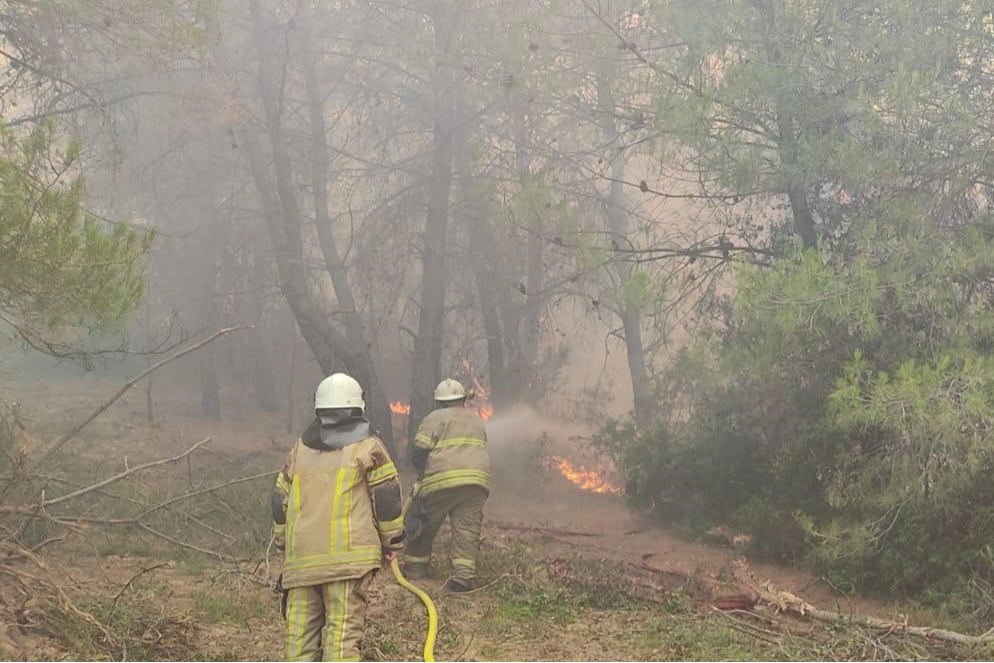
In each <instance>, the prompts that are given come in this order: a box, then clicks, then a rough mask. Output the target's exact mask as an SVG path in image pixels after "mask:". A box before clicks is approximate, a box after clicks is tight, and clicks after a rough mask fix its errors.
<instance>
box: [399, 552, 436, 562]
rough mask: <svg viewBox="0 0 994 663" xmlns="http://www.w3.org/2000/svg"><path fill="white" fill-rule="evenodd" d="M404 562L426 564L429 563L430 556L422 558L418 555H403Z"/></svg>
mask: <svg viewBox="0 0 994 663" xmlns="http://www.w3.org/2000/svg"><path fill="white" fill-rule="evenodd" d="M404 561H405V562H407V563H408V564H427V563H428V562H430V561H431V555H425V556H423V557H421V556H419V555H407V554H405V555H404Z"/></svg>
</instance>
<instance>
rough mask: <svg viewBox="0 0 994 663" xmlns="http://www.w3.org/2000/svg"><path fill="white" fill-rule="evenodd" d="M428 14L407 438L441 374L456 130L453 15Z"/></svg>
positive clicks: (437, 5)
mask: <svg viewBox="0 0 994 663" xmlns="http://www.w3.org/2000/svg"><path fill="white" fill-rule="evenodd" d="M429 13H430V15H431V18H432V23H433V27H434V31H435V63H436V64H435V76H434V83H433V87H434V90H433V92H434V100H433V109H432V128H433V136H432V155H431V174H430V176H429V181H428V213H427V216H426V219H425V232H424V249H423V251H422V260H421V312H420V315H419V317H418V335H417V338H416V339H415V342H414V373H413V380H412V384H411V414H410V417H409V419H408V437H409V439H413V437H414V433H415V432H416V431H417V427H418V424H419V423H420V421H421V419H422V418H424V416H425V415H426V414H428V412H429V411H430V409H431V407H432V401H433V396H432V394H433V392H434V389H435V385H436V384H437V383H438V381H439V379H440V377H441V372H440V371H441V359H442V332H443V328H444V322H445V292H446V269H445V253H446V245H447V242H446V240H447V234H448V222H449V195H450V193H451V189H452V142H453V131H454V129H455V117H454V115H455V112H454V110H455V109H454V105H455V104H454V101H455V100H454V96H455V94H454V92H455V70H456V64H457V63H456V62H455V58H453V57H452V46H453V41H454V37H455V32H456V14H455V12H454V11H453V10H452V8H451V7H450V6H449V3H448V1H447V0H433V2H432V3H431V10H430V12H429Z"/></svg>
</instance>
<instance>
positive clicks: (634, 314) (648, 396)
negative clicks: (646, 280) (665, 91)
mask: <svg viewBox="0 0 994 663" xmlns="http://www.w3.org/2000/svg"><path fill="white" fill-rule="evenodd" d="M597 102H598V105H599V107H600V112H601V118H602V119H601V132H602V135H603V138H604V141H605V144H606V145H609V146H612V147H611V149H615V148H614V147H613V146H615V145H617V144H618V137H619V132H618V127H617V124H616V121H615V119H614V118H615V108H614V98H613V95H612V94H611V89H610V82H609V81H608V79H607V77H606V76H605V75H604V73H601V74H600V75H598V77H597ZM626 165H627V158H626V155H625V154H623V153H621V152H618V153H617V154H616V155H615V158H614V160H613V162H612V163H611V188H610V189H609V191H608V195H607V199H606V200H605V201H604V216H605V220H606V221H607V228H608V230H609V231H610V232H611V233H612V234H613V235H614V236H615V237H616V241H618V242H623V241H627V239H628V230H629V227H628V226H629V224H628V196H627V195H626V194H625V189H624V184H622V182H623V181H624V179H625V167H626ZM613 269H614V271H615V274H616V275H617V277H618V280H619V281H620V283H621V284H622V285H623V284H624V283H625V282H626V281H627V280H628V279H630V278H631V276H632V272H633V269H632V265H631V263H630V262H627V261H622V260H619V261H615V262H614V263H613ZM617 310H618V315H619V317H620V318H621V324H622V330H623V332H624V337H625V351H626V354H627V357H628V374H629V376H630V378H631V383H632V395H633V397H634V412H635V423H636V425H638V426H639V427H645V426H646V425H648V424H649V423H650V422H651V420H652V408H653V400H652V389H651V387H650V385H649V371H648V369H647V367H646V357H645V346H644V344H643V342H642V325H641V322H642V315H641V312H640V311H639V310H638V307H637V306H635V305H633V304H631V303H630V302H626V301H624V300H623V299H622V298H620V297H619V298H618V301H617Z"/></svg>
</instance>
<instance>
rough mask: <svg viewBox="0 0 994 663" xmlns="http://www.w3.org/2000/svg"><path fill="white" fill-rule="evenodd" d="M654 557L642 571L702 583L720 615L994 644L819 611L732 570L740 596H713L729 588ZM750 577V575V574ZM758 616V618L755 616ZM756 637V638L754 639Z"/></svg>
mask: <svg viewBox="0 0 994 663" xmlns="http://www.w3.org/2000/svg"><path fill="white" fill-rule="evenodd" d="M653 557H655V553H646V554H644V555H642V565H641V568H643V569H645V570H647V571H651V572H652V573H657V574H662V575H669V576H673V577H676V578H681V579H683V581H684V582H686V583H693V582H703V583H704V584H705V585H706V586H708V590H709V592H708V593H710V594H711V596H709V597H708V602H709V603H710V605H711V607H712V608H714V609H716V610H718V611H721V612H729V611H731V612H737V613H740V614H742V613H751V614H757V613H752V610H751V609H752V608H753V607H755V606H756V605H757V604H760V603H761V604H764V605H767V606H769V607H771V608H773V609H774V610H776V611H777V612H780V613H783V614H789V615H793V616H795V617H799V618H802V619H812V620H814V621H818V622H822V623H826V624H840V625H852V626H860V627H863V628H868V629H872V630H875V631H882V632H883V633H884V634H885V635H911V636H915V637H919V638H923V639H925V640H933V641H935V640H938V641H942V642H951V643H955V644H960V645H968V646H974V647H975V646H980V645H989V644H992V643H994V628H992V629H990V630H988V631H987V632H986V633H983V634H981V635H969V634H967V633H957V632H956V631H949V630H946V629H941V628H932V627H928V626H912V625H910V624H908V623H907V622H896V621H893V620H890V619H880V618H878V617H870V616H867V615H857V614H855V613H853V614H845V613H841V612H834V611H832V610H822V609H820V608H816V607H815V606H813V605H811V604H810V603H808V602H807V601H805V600H804V599H802V598H800V597H799V596H797V595H795V594H792V593H790V592H787V591H782V590H777V589H776V588H775V587H774V585H773V583H772V582H770V581H766V582H764V583H762V586H761V587H756V586H755V584H754V581H755V579H754V580H753V581H752V582H751V581H748V580H745V579H742V578H739V577H737V576H736V574H735V570H734V569H733V572H732V577H733V578H735V581H736V582H735V585H737V586H738V587H740V588H742V590H743V591H742V593H741V594H733V595H729V594H720V593H719V594H717V595H716V594H714V593H713V592H714V591H715V590H716V588H723V587H724V588H726V589H727V588H728V585H727V583H720V582H719V581H717V580H714V579H712V578H707V577H704V576H701V575H700V574H692V573H684V572H682V571H675V570H673V569H667V568H663V567H660V566H657V565H655V564H653V563H652V561H651V560H652V558H653ZM749 575H750V576H751V575H752V574H751V573H750V574H749ZM757 616H759V615H757ZM757 637H758V636H757Z"/></svg>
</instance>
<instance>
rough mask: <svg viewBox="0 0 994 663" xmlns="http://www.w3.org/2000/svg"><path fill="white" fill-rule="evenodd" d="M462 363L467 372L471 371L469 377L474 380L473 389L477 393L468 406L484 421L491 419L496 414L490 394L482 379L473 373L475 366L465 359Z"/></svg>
mask: <svg viewBox="0 0 994 663" xmlns="http://www.w3.org/2000/svg"><path fill="white" fill-rule="evenodd" d="M462 365H463V367H464V368H465V369H466V372H467V373H469V379H470V380H472V382H473V391H474V393H475V395H474V396H473V399H472V400H470V401H469V405H468V406H467V407H469V409H470V410H472V411H473V412H476V413H477V414H478V415H480V418H481V419H483V420H484V421H490V417H492V416H494V406H493V405H491V404H490V394H489V392H487V390H486V389H484V388H483V385H482V384H480V381H479V380H477V379H476V376H475V375H473V366H472V364H470V363H469V360H468V359H463V360H462Z"/></svg>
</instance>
